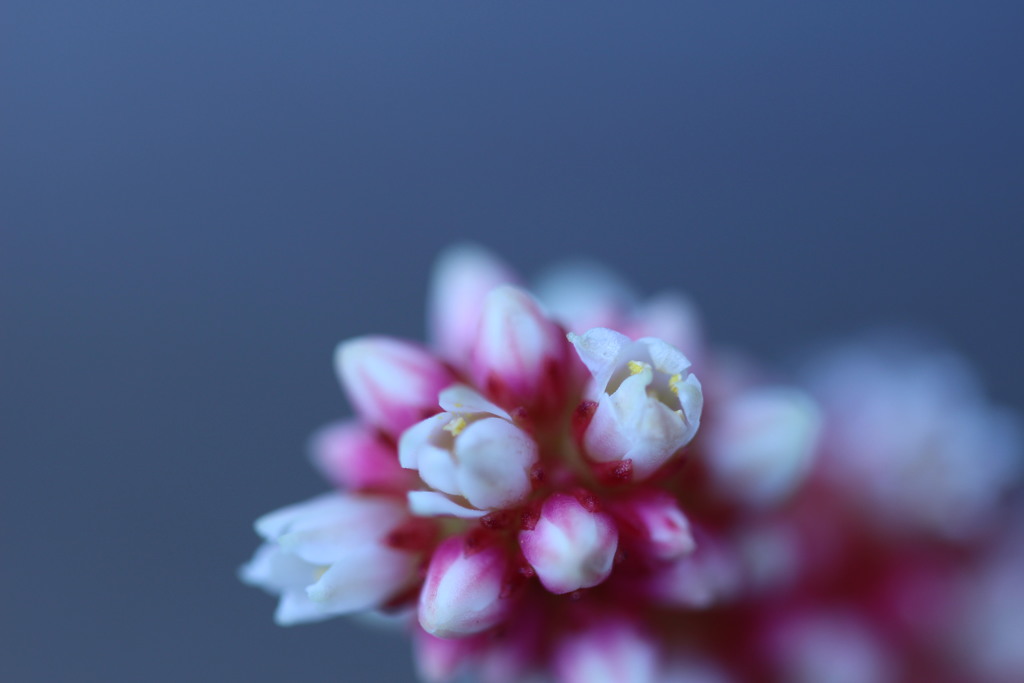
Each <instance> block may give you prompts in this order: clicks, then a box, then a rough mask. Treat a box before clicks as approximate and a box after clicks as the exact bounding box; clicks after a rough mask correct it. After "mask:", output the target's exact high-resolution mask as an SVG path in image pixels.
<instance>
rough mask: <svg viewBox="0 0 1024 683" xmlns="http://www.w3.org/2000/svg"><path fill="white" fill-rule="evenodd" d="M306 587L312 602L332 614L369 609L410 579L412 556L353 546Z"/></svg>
mask: <svg viewBox="0 0 1024 683" xmlns="http://www.w3.org/2000/svg"><path fill="white" fill-rule="evenodd" d="M347 555H348V556H347V557H345V558H343V559H342V560H340V561H338V562H336V563H335V564H333V565H332V566H331V567H330V569H328V570H327V571H326V572H324V574H323V575H322V576H321V577H320V579H319V580H318V581H317V582H316V583H314V584H312V585H310V586H309V587H308V588H307V589H306V594H307V595H308V596H309V598H310V599H311V600H313V601H314V602H317V603H320V604H322V605H323V606H324V607H325V608H326V609H330V610H332V611H333V612H335V613H348V612H356V611H359V610H364V609H369V608H371V607H374V606H376V605H378V604H380V603H381V602H383V601H385V600H386V599H387V598H389V597H390V596H391V595H393V594H394V593H396V592H397V591H398V590H399V589H401V588H402V586H403V585H404V584H405V583H406V582H407V581H408V580H409V579H410V578H411V576H412V573H413V568H414V557H413V556H412V555H410V554H409V553H405V552H401V551H397V550H392V549H390V548H386V547H384V546H380V545H378V546H362V547H359V548H353V549H351V550H350V552H349V553H347Z"/></svg>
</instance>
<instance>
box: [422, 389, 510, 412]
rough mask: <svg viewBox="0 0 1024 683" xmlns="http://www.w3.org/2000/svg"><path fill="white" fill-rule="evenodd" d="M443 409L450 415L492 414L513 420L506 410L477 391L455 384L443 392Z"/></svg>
mask: <svg viewBox="0 0 1024 683" xmlns="http://www.w3.org/2000/svg"><path fill="white" fill-rule="evenodd" d="M438 402H439V403H440V404H441V407H442V408H443V409H444V410H446V411H448V412H449V413H457V414H459V415H468V414H471V413H490V414H491V415H497V416H498V417H503V418H505V419H506V420H511V419H512V417H511V416H510V415H509V414H508V413H506V412H505V411H504V410H502V409H501V408H499V407H498V406H496V405H495V404H493V403H491V402H490V401H488V400H487V399H486V398H484V397H483V396H482V395H481V394H480V393H479V392H477V391H476V390H475V389H472V388H470V387H467V386H466V385H465V384H455V385H453V386H450V387H448V388H447V389H445V390H444V391H442V392H441V395H440V396H439V397H438Z"/></svg>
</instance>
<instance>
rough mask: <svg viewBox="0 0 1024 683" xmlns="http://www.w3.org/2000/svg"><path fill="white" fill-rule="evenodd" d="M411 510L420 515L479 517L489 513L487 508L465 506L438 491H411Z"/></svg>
mask: <svg viewBox="0 0 1024 683" xmlns="http://www.w3.org/2000/svg"><path fill="white" fill-rule="evenodd" d="M409 510H410V511H411V512H412V514H414V515H417V516H418V517H436V516H449V517H461V518H463V519H479V518H480V517H483V516H484V515H486V514H487V511H486V510H473V509H472V508H467V507H463V506H461V505H459V504H458V503H456V502H455V501H453V500H452V499H451V498H449V497H448V496H446V495H444V494H443V493H438V492H437V491H409Z"/></svg>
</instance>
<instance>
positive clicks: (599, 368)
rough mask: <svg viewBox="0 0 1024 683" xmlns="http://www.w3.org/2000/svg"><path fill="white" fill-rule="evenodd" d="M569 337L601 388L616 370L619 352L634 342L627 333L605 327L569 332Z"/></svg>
mask: <svg viewBox="0 0 1024 683" xmlns="http://www.w3.org/2000/svg"><path fill="white" fill-rule="evenodd" d="M568 337H569V341H570V342H572V345H573V346H574V347H576V353H577V354H579V357H580V360H582V361H583V364H584V365H586V366H587V370H589V371H590V374H591V375H593V376H594V383H595V384H596V385H597V386H598V387H599V388H601V389H604V387H605V386H606V385H607V384H608V380H609V379H610V378H611V376H612V373H613V372H614V371H615V366H616V364H617V360H618V357H619V353H620V352H621V351H622V349H623V348H625V347H626V346H627V345H628V344H630V343H632V342H631V341H630V339H629V337H627V336H626V335H624V334H622V333H620V332H616V331H615V330H609V329H607V328H603V327H595V328H594V329H592V330H587V331H586V332H585V333H583V334H582V335H579V334H569V335H568Z"/></svg>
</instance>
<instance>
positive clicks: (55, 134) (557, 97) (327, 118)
mask: <svg viewBox="0 0 1024 683" xmlns="http://www.w3.org/2000/svg"><path fill="white" fill-rule="evenodd" d="M1022 29H1024V4H1022V3H1020V2H1016V1H1014V0H1007V1H1005V2H983V3H966V2H944V1H941V0H936V1H934V2H929V3H916V2H892V1H891V0H886V1H873V2H858V3H823V2H820V0H815V1H806V2H771V3H769V2H757V1H738V2H727V3H723V2H720V3H693V2H674V1H673V2H645V3H632V2H630V3H626V2H616V3H609V2H587V3H583V2H568V3H553V2H514V3H496V2H429V3H426V2H420V3H413V2H405V3H403V2H387V1H374V2H352V1H346V0H334V1H330V2H309V1H298V2H290V3H282V2H267V1H263V0H245V1H244V2H242V1H239V0H213V1H210V0H203V1H202V2H199V1H195V0H176V1H175V2H168V1H158V2H127V1H125V2H103V1H99V0H97V1H86V2H81V1H63V2H62V1H59V0H52V1H48V0H5V1H4V2H3V3H2V4H0V346H2V360H0V372H2V377H0V400H2V406H0V408H2V413H0V446H2V463H3V474H2V478H0V487H2V488H3V491H2V496H0V536H2V537H0V541H2V546H0V547H2V551H0V595H2V596H3V602H2V605H0V629H2V630H0V680H4V681H57V680H60V681H104V682H109V681H151V682H156V681H185V680H188V681H227V680H238V681H242V680H244V681H297V680H331V681H357V682H358V681H369V680H374V681H382V680H383V681H405V680H410V679H411V670H412V665H411V658H410V656H409V654H408V646H407V644H406V643H405V642H404V641H403V639H402V638H400V637H398V636H391V635H388V634H384V633H379V632H376V631H373V630H370V629H367V628H365V627H364V626H362V625H359V624H354V623H352V622H351V621H345V620H336V621H333V622H328V623H325V624H322V625H316V626H306V627H296V628H292V629H280V628H278V627H276V626H274V624H273V623H272V620H271V614H272V609H273V601H272V600H271V599H270V598H269V597H267V596H265V595H263V594H261V593H259V592H258V591H256V590H254V589H251V588H247V587H244V586H242V585H241V584H240V583H239V582H238V581H237V580H236V578H235V571H236V568H237V567H238V565H239V564H241V563H242V562H243V561H245V560H246V559H247V558H248V557H249V555H250V553H251V551H252V550H253V548H254V547H255V545H256V542H257V539H256V537H255V535H254V534H253V532H252V530H251V527H250V525H251V522H252V520H253V519H254V518H255V517H256V516H257V515H259V514H261V513H263V512H266V511H268V510H270V509H272V508H274V507H277V506H279V505H283V504H285V503H290V502H293V501H298V500H302V499H305V498H307V497H309V496H311V495H313V494H315V493H318V492H320V491H321V490H323V489H324V487H325V485H324V484H323V483H322V482H321V481H319V480H318V478H317V477H316V475H315V474H314V473H313V472H312V470H311V468H310V467H309V466H308V464H307V462H306V460H305V448H304V446H305V439H306V437H307V435H308V433H309V432H310V431H312V430H313V429H314V428H316V427H318V426H320V425H322V424H323V423H325V422H327V421H329V420H331V419H334V418H336V417H338V416H341V415H343V414H345V412H346V411H347V408H346V407H345V404H344V401H343V399H342V397H341V395H340V392H339V391H338V388H337V384H336V380H335V378H334V376H333V373H332V368H331V353H332V350H333V347H334V344H335V343H336V342H337V341H339V340H341V339H343V338H346V337H349V336H353V335H356V334H361V333H365V332H382V333H389V334H394V335H400V336H409V337H417V338H418V337H422V334H423V332H422V331H423V324H424V321H423V301H424V297H425V282H426V279H427V277H428V274H429V269H430V265H431V261H432V260H433V258H434V257H435V255H436V253H437V252H438V250H439V249H441V248H442V247H443V246H445V245H447V244H450V243H452V242H455V241H460V240H465V239H470V240H473V241H477V242H480V243H483V244H485V245H488V246H490V247H492V248H494V249H495V250H497V251H498V252H500V253H502V254H503V255H504V256H505V257H506V258H507V259H508V260H509V261H510V262H511V263H512V264H514V265H516V266H518V267H520V268H521V269H522V270H523V271H525V272H526V273H532V272H536V271H537V270H538V269H540V268H542V267H544V266H546V265H549V264H552V263H554V262H556V261H558V260H560V259H563V258H565V257H569V256H579V255H589V256H591V257H594V258H597V259H600V260H602V261H605V262H606V263H608V264H609V265H612V266H614V267H615V268H617V269H618V270H620V272H622V273H623V274H624V275H625V276H626V277H628V278H629V279H630V280H632V281H633V282H634V283H635V284H636V285H637V286H638V287H639V288H640V289H641V290H644V291H648V292H650V291H654V290H657V289H663V288H667V287H675V288H682V289H684V290H686V291H689V292H690V293H691V294H692V295H693V296H694V297H695V298H696V299H697V301H698V302H699V303H700V304H701V306H702V308H703V311H704V313H705V317H706V320H707V323H708V326H709V328H710V331H711V336H712V338H714V339H716V340H718V341H720V342H723V343H728V344H731V345H736V346H740V347H743V348H745V349H747V350H749V351H751V352H752V353H755V354H757V355H759V356H760V357H762V358H764V359H765V360H767V361H769V362H782V361H787V360H791V359H792V357H793V354H794V353H799V350H800V349H802V348H806V347H807V345H808V344H813V343H816V342H820V341H821V340H825V339H829V338H835V337H838V336H843V335H847V334H851V333H854V332H856V331H858V330H861V329H864V328H866V327H874V326H877V325H885V324H891V323H897V322H903V323H909V324H913V325H918V326H921V327H923V328H925V329H927V330H930V331H932V332H934V333H935V334H937V335H939V336H940V337H942V338H944V339H946V340H947V341H948V342H949V343H950V344H951V345H952V346H954V347H955V348H957V349H959V350H960V351H962V352H964V353H966V354H968V355H969V356H971V357H972V358H973V359H974V360H975V362H976V364H977V366H978V368H979V371H980V372H981V374H982V376H983V377H984V379H985V381H986V382H987V385H988V386H989V388H990V390H991V392H992V394H993V395H994V396H995V398H996V399H997V400H999V401H1001V402H1004V403H1008V404H1010V405H1014V406H1016V407H1018V408H1021V407H1024V389H1022V387H1024V361H1022V356H1021V348H1022V342H1024V323H1022V316H1021V303H1020V299H1021V294H1022V292H1024V269H1022V266H1021V260H1022V259H1021V257H1022V247H1024V125H1022V122H1024V70H1022V68H1021V66H1022V64H1024V41H1022V40H1021V38H1020V36H1021V31H1022Z"/></svg>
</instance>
